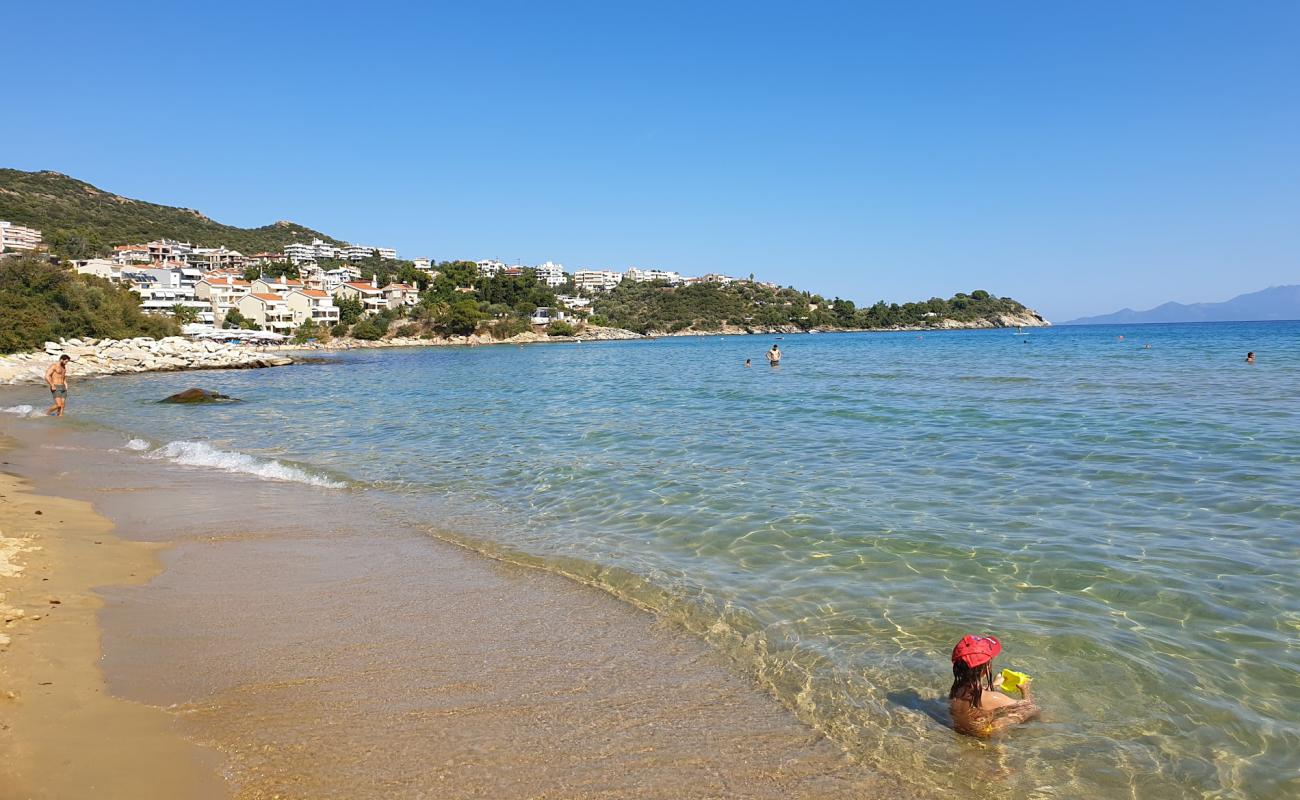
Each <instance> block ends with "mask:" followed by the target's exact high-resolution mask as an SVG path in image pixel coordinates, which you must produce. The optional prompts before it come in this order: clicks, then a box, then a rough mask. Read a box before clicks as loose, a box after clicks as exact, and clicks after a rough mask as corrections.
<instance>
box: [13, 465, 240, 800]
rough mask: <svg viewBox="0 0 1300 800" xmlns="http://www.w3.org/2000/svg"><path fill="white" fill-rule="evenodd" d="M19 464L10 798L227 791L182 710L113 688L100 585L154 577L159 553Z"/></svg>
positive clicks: (125, 799) (130, 798) (130, 799)
mask: <svg viewBox="0 0 1300 800" xmlns="http://www.w3.org/2000/svg"><path fill="white" fill-rule="evenodd" d="M7 444H8V442H5V441H3V440H0V461H4V462H9V461H11V460H12V459H11V457H12V455H13V451H12V450H10V449H9V448H8V447H7V446H6V445H7ZM10 470H11V465H10V464H9V463H3V464H0V798H77V797H95V798H103V799H104V800H109V799H110V798H120V799H121V800H134V799H135V798H142V797H187V798H188V797H193V798H216V797H223V796H225V791H224V787H223V785H222V782H221V780H220V778H219V776H218V774H217V772H216V765H217V762H218V759H217V758H216V757H215V754H213V753H210V752H205V751H203V750H201V749H200V748H199V747H196V746H195V745H193V744H191V743H189V742H187V741H186V740H185V739H184V738H182V736H181V734H180V726H179V724H178V720H176V719H175V718H174V717H173V716H172V715H169V714H167V713H166V712H164V711H162V710H160V709H157V708H153V707H150V706H148V705H143V704H139V703H134V702H130V701H127V700H123V699H120V698H117V697H114V696H112V695H111V694H109V692H108V690H107V687H106V686H105V683H104V678H103V675H102V674H101V672H100V669H99V656H100V637H99V629H98V626H97V625H96V619H95V616H96V612H97V610H98V609H99V608H100V607H101V606H102V605H103V603H102V601H101V600H100V599H99V598H98V597H97V596H96V595H95V594H94V593H92V591H91V589H92V587H94V586H98V585H102V584H108V583H113V584H126V583H136V584H138V583H142V582H144V581H146V580H148V579H149V578H150V577H152V576H153V575H155V574H156V573H157V571H158V568H159V563H158V560H157V558H156V556H155V551H156V550H157V548H156V547H151V546H148V545H143V544H138V543H131V542H124V541H122V540H121V539H118V538H117V537H116V536H114V535H113V531H112V525H111V523H109V521H108V520H106V519H105V518H103V517H101V516H99V515H97V514H95V513H94V512H93V511H92V509H91V508H90V506H89V505H88V504H86V503H84V502H78V501H72V500H67V499H62V498H56V497H48V496H42V495H39V494H35V493H34V492H33V491H32V490H31V487H30V486H29V485H27V483H26V482H25V481H23V480H20V479H19V478H17V477H15V476H14V475H13V474H12V473H11V472H10Z"/></svg>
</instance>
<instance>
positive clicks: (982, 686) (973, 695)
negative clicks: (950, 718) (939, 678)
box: [948, 660, 993, 708]
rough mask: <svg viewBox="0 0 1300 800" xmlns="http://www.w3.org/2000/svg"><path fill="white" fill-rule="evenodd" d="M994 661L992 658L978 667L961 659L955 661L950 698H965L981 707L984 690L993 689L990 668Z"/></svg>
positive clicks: (975, 705)
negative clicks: (969, 665) (970, 665)
mask: <svg viewBox="0 0 1300 800" xmlns="http://www.w3.org/2000/svg"><path fill="white" fill-rule="evenodd" d="M992 663H993V662H992V661H991V660H990V661H985V662H984V663H983V664H980V665H979V666H978V667H968V666H966V665H965V664H964V663H963V662H961V661H954V662H953V664H952V688H951V689H949V690H948V699H949V700H965V701H966V702H967V703H970V704H971V705H972V706H974V707H975V708H979V704H980V698H981V697H982V696H983V694H984V691H985V690H986V689H987V690H988V691H993V672H992V670H990V669H989V665H990V664H992Z"/></svg>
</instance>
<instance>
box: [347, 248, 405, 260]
mask: <svg viewBox="0 0 1300 800" xmlns="http://www.w3.org/2000/svg"><path fill="white" fill-rule="evenodd" d="M371 255H377V256H379V257H380V258H387V259H390V260H393V259H396V258H397V250H395V249H393V248H391V247H368V246H366V245H360V244H350V245H348V246H347V247H340V248H339V250H338V258H341V259H344V260H345V261H362V260H364V259H367V258H370V256H371Z"/></svg>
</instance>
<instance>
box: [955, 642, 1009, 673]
mask: <svg viewBox="0 0 1300 800" xmlns="http://www.w3.org/2000/svg"><path fill="white" fill-rule="evenodd" d="M1001 652H1002V642H999V641H998V640H997V639H996V638H994V637H992V636H969V635H968V636H963V637H962V640H961V641H960V642H958V643H957V646H956V647H954V648H953V649H952V663H954V664H956V663H957V662H958V661H960V662H961V663H963V664H965V665H966V666H968V667H971V668H974V667H978V666H979V665H981V664H987V663H988V662H990V661H992V660H993V659H995V658H997V657H998V653H1001Z"/></svg>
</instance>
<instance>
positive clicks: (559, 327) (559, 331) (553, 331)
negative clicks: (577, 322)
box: [546, 319, 575, 336]
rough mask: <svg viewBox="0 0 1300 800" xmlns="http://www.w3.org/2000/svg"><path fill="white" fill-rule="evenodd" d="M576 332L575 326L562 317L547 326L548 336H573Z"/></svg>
mask: <svg viewBox="0 0 1300 800" xmlns="http://www.w3.org/2000/svg"><path fill="white" fill-rule="evenodd" d="M574 333H575V331H574V328H573V326H572V325H570V324H569V323H567V322H565V321H564V320H562V319H557V320H555V321H554V322H552V323H551V324H550V325H547V326H546V335H547V336H572V335H573V334H574Z"/></svg>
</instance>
